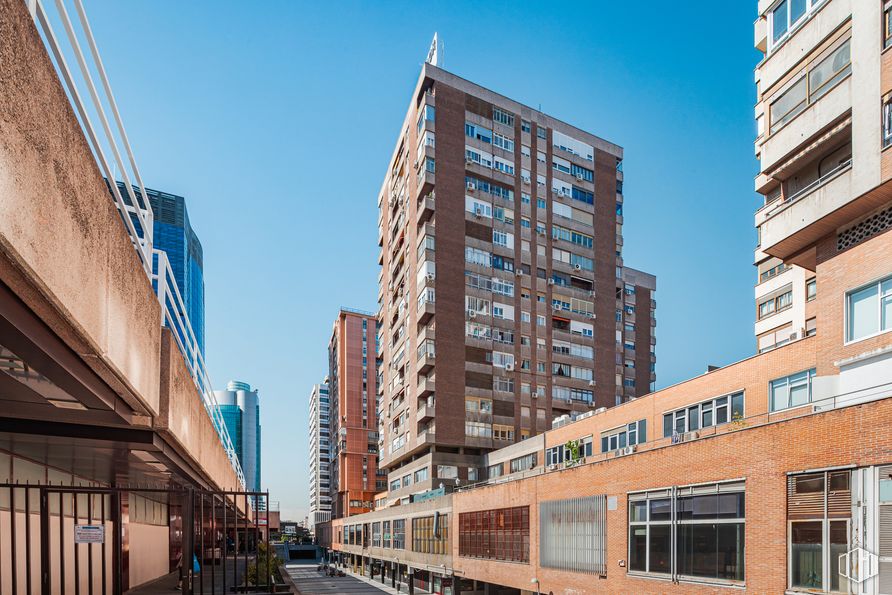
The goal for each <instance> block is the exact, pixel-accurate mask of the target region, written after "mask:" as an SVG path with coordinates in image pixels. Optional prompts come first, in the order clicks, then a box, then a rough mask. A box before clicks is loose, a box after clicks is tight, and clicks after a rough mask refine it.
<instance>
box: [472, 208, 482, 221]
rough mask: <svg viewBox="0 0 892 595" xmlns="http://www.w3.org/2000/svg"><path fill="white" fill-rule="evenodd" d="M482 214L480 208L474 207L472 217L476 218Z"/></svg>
mask: <svg viewBox="0 0 892 595" xmlns="http://www.w3.org/2000/svg"><path fill="white" fill-rule="evenodd" d="M482 216H483V211H481V210H480V209H474V217H476V218H477V219H480V217H482Z"/></svg>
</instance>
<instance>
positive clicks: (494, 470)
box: [486, 463, 504, 479]
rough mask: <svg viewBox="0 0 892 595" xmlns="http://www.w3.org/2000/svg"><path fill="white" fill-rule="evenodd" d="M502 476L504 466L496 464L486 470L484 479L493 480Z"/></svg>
mask: <svg viewBox="0 0 892 595" xmlns="http://www.w3.org/2000/svg"><path fill="white" fill-rule="evenodd" d="M503 474H504V466H503V464H502V463H496V464H495V465H490V466H489V467H487V468H486V477H487V478H489V479H495V478H497V477H501V476H502V475H503Z"/></svg>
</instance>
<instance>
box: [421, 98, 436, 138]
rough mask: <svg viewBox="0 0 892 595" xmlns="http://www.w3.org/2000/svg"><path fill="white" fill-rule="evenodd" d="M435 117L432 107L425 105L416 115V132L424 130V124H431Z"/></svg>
mask: <svg viewBox="0 0 892 595" xmlns="http://www.w3.org/2000/svg"><path fill="white" fill-rule="evenodd" d="M434 116H435V110H434V106H432V105H427V104H425V106H424V107H423V108H421V113H420V114H418V126H417V128H418V132H419V133H420V132H421V129H422V128H424V123H425V122H433V121H434Z"/></svg>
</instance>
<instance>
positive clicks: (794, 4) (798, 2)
mask: <svg viewBox="0 0 892 595" xmlns="http://www.w3.org/2000/svg"><path fill="white" fill-rule="evenodd" d="M805 8H806V7H805V0H790V23H795V22H796V21H798V20H799V19H801V18H802V16H803V15H804V14H805Z"/></svg>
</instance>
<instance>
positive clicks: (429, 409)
mask: <svg viewBox="0 0 892 595" xmlns="http://www.w3.org/2000/svg"><path fill="white" fill-rule="evenodd" d="M435 415H436V401H435V400H434V397H433V396H430V397H428V398H427V399H421V400H420V401H419V405H418V414H417V417H416V420H417V421H419V422H421V421H426V420H428V419H432V418H433V417H434V416H435Z"/></svg>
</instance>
